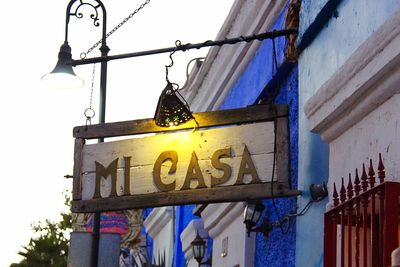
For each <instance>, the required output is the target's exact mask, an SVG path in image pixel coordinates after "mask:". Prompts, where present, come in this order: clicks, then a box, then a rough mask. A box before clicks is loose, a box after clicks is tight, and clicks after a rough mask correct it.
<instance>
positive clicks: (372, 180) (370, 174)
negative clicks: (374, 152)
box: [368, 159, 375, 188]
mask: <svg viewBox="0 0 400 267" xmlns="http://www.w3.org/2000/svg"><path fill="white" fill-rule="evenodd" d="M368 180H369V185H370V187H371V188H372V187H374V186H375V171H374V167H373V166H372V159H370V160H369V170H368Z"/></svg>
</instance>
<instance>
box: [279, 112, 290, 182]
mask: <svg viewBox="0 0 400 267" xmlns="http://www.w3.org/2000/svg"><path fill="white" fill-rule="evenodd" d="M275 134H276V163H275V164H276V176H275V177H276V178H275V181H278V182H281V183H283V182H286V183H289V184H290V156H289V152H290V148H289V122H288V119H287V118H277V119H276V132H275Z"/></svg>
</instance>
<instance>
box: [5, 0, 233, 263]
mask: <svg viewBox="0 0 400 267" xmlns="http://www.w3.org/2000/svg"><path fill="white" fill-rule="evenodd" d="M143 2H144V0H117V1H115V0H114V1H111V0H103V3H104V5H105V6H106V8H107V31H110V30H111V29H112V28H113V27H114V26H116V25H118V23H119V22H120V21H122V20H123V19H124V18H125V17H127V16H128V15H129V14H130V13H131V12H133V11H134V10H135V9H136V8H137V7H138V6H139V5H140V4H141V3H143ZM233 2H234V0H218V1H215V0H168V1H166V0H151V2H150V3H149V4H148V5H147V6H146V7H145V8H144V9H143V10H141V11H140V12H139V13H138V14H136V15H135V16H134V17H133V18H132V19H131V20H129V21H128V22H127V23H126V24H125V25H124V26H122V27H121V28H120V29H119V30H118V31H116V32H115V33H114V34H112V35H111V36H110V37H109V38H108V39H107V44H108V46H109V48H110V49H111V50H110V52H109V55H115V54H121V53H130V52H136V51H142V50H150V49H157V48H164V47H171V46H174V44H175V41H176V40H178V39H179V40H180V41H181V42H182V43H183V44H184V43H198V42H203V41H205V40H214V39H215V37H216V35H217V33H218V31H219V29H220V27H221V26H222V24H223V22H224V20H225V18H226V16H227V14H228V12H229V10H230V8H231V6H232V4H233ZM67 4H68V1H67V0H41V1H23V2H21V1H6V2H5V3H3V7H2V10H3V12H2V16H0V25H1V33H2V35H3V36H2V41H1V42H0V50H1V51H2V59H1V60H0V64H1V70H2V75H1V84H2V90H1V97H0V118H1V122H2V127H1V131H0V142H1V143H0V147H1V155H2V157H1V164H0V166H1V173H2V183H1V188H2V190H1V191H0V208H1V219H0V237H1V238H0V266H9V265H10V264H11V263H12V262H18V261H19V259H20V258H19V256H18V255H17V252H18V251H20V250H21V248H22V247H21V246H23V245H27V244H28V242H29V239H30V238H31V236H32V230H31V224H32V223H35V222H37V221H40V220H42V221H43V220H45V219H50V220H53V221H55V220H59V219H60V217H59V214H60V212H61V211H62V210H65V207H64V205H63V202H64V197H63V192H65V191H66V190H70V189H71V188H72V180H70V179H65V178H64V175H66V174H72V168H73V143H74V139H73V137H72V129H73V127H74V126H79V125H84V124H85V117H84V115H83V112H84V110H85V109H86V108H88V107H89V100H90V85H91V74H92V71H93V65H84V66H78V67H76V68H75V72H76V74H77V75H78V76H79V77H81V78H82V79H84V80H85V85H84V87H83V88H81V89H74V90H57V89H54V88H46V87H44V86H43V84H42V83H41V77H42V76H43V75H44V74H46V73H49V72H50V71H51V70H52V69H53V68H54V66H55V63H56V60H57V54H58V51H59V48H60V46H61V44H62V43H63V41H64V30H65V10H66V7H67ZM4 5H5V6H4ZM82 11H83V12H82V13H83V14H84V18H82V19H77V18H74V17H73V18H71V21H70V29H69V44H70V45H71V47H72V54H73V58H74V59H78V58H79V55H80V53H81V52H85V51H87V50H88V49H89V48H90V47H91V46H92V45H93V44H94V43H96V42H97V41H98V40H99V39H100V37H101V26H100V27H94V26H93V21H92V20H91V19H90V18H89V14H90V12H91V11H92V9H90V8H88V9H82ZM207 51H208V49H200V50H190V51H187V52H177V53H175V55H174V57H173V58H174V61H175V65H174V66H173V67H172V68H171V69H170V71H169V73H170V74H169V79H170V81H171V82H175V83H178V84H180V85H181V86H182V85H183V84H184V82H185V78H186V65H187V63H188V62H189V61H190V59H192V58H195V57H201V56H205V55H206V54H207ZM93 56H99V52H98V49H96V50H94V51H93V52H92V53H90V54H89V55H88V58H89V57H93ZM169 63H170V60H169V57H168V54H161V55H153V56H146V57H140V58H132V59H123V60H116V61H111V62H109V64H108V76H107V79H108V80H107V108H106V121H107V122H114V121H124V120H133V119H142V118H150V117H152V116H153V115H154V111H155V108H156V104H157V100H158V96H159V94H160V93H161V91H162V89H163V88H164V87H165V85H166V81H165V67H164V66H165V65H166V64H169ZM99 70H100V66H99V65H98V64H97V65H96V75H95V83H94V95H93V108H94V109H95V110H97V108H98V107H97V103H98V101H99V98H98V91H99ZM97 113H98V112H97ZM97 120H98V116H96V117H95V118H94V119H93V123H96V122H97Z"/></svg>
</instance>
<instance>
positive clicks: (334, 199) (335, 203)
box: [332, 183, 339, 207]
mask: <svg viewBox="0 0 400 267" xmlns="http://www.w3.org/2000/svg"><path fill="white" fill-rule="evenodd" d="M332 197H333V205H334V206H335V207H336V206H337V205H339V195H338V192H337V190H336V183H333V195H332Z"/></svg>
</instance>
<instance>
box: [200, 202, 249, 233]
mask: <svg viewBox="0 0 400 267" xmlns="http://www.w3.org/2000/svg"><path fill="white" fill-rule="evenodd" d="M244 208H245V205H244V203H243V202H235V203H221V204H210V205H208V206H207V207H206V208H205V209H204V210H203V212H202V213H201V217H202V219H203V222H204V228H205V229H206V230H207V231H208V233H209V235H210V236H211V237H212V238H214V237H216V236H218V235H219V234H220V233H222V231H224V229H226V227H227V226H228V225H229V224H230V223H231V222H233V221H234V220H235V219H236V218H237V217H238V216H242V214H243V211H244ZM243 229H244V228H243ZM238 234H239V233H238Z"/></svg>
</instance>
